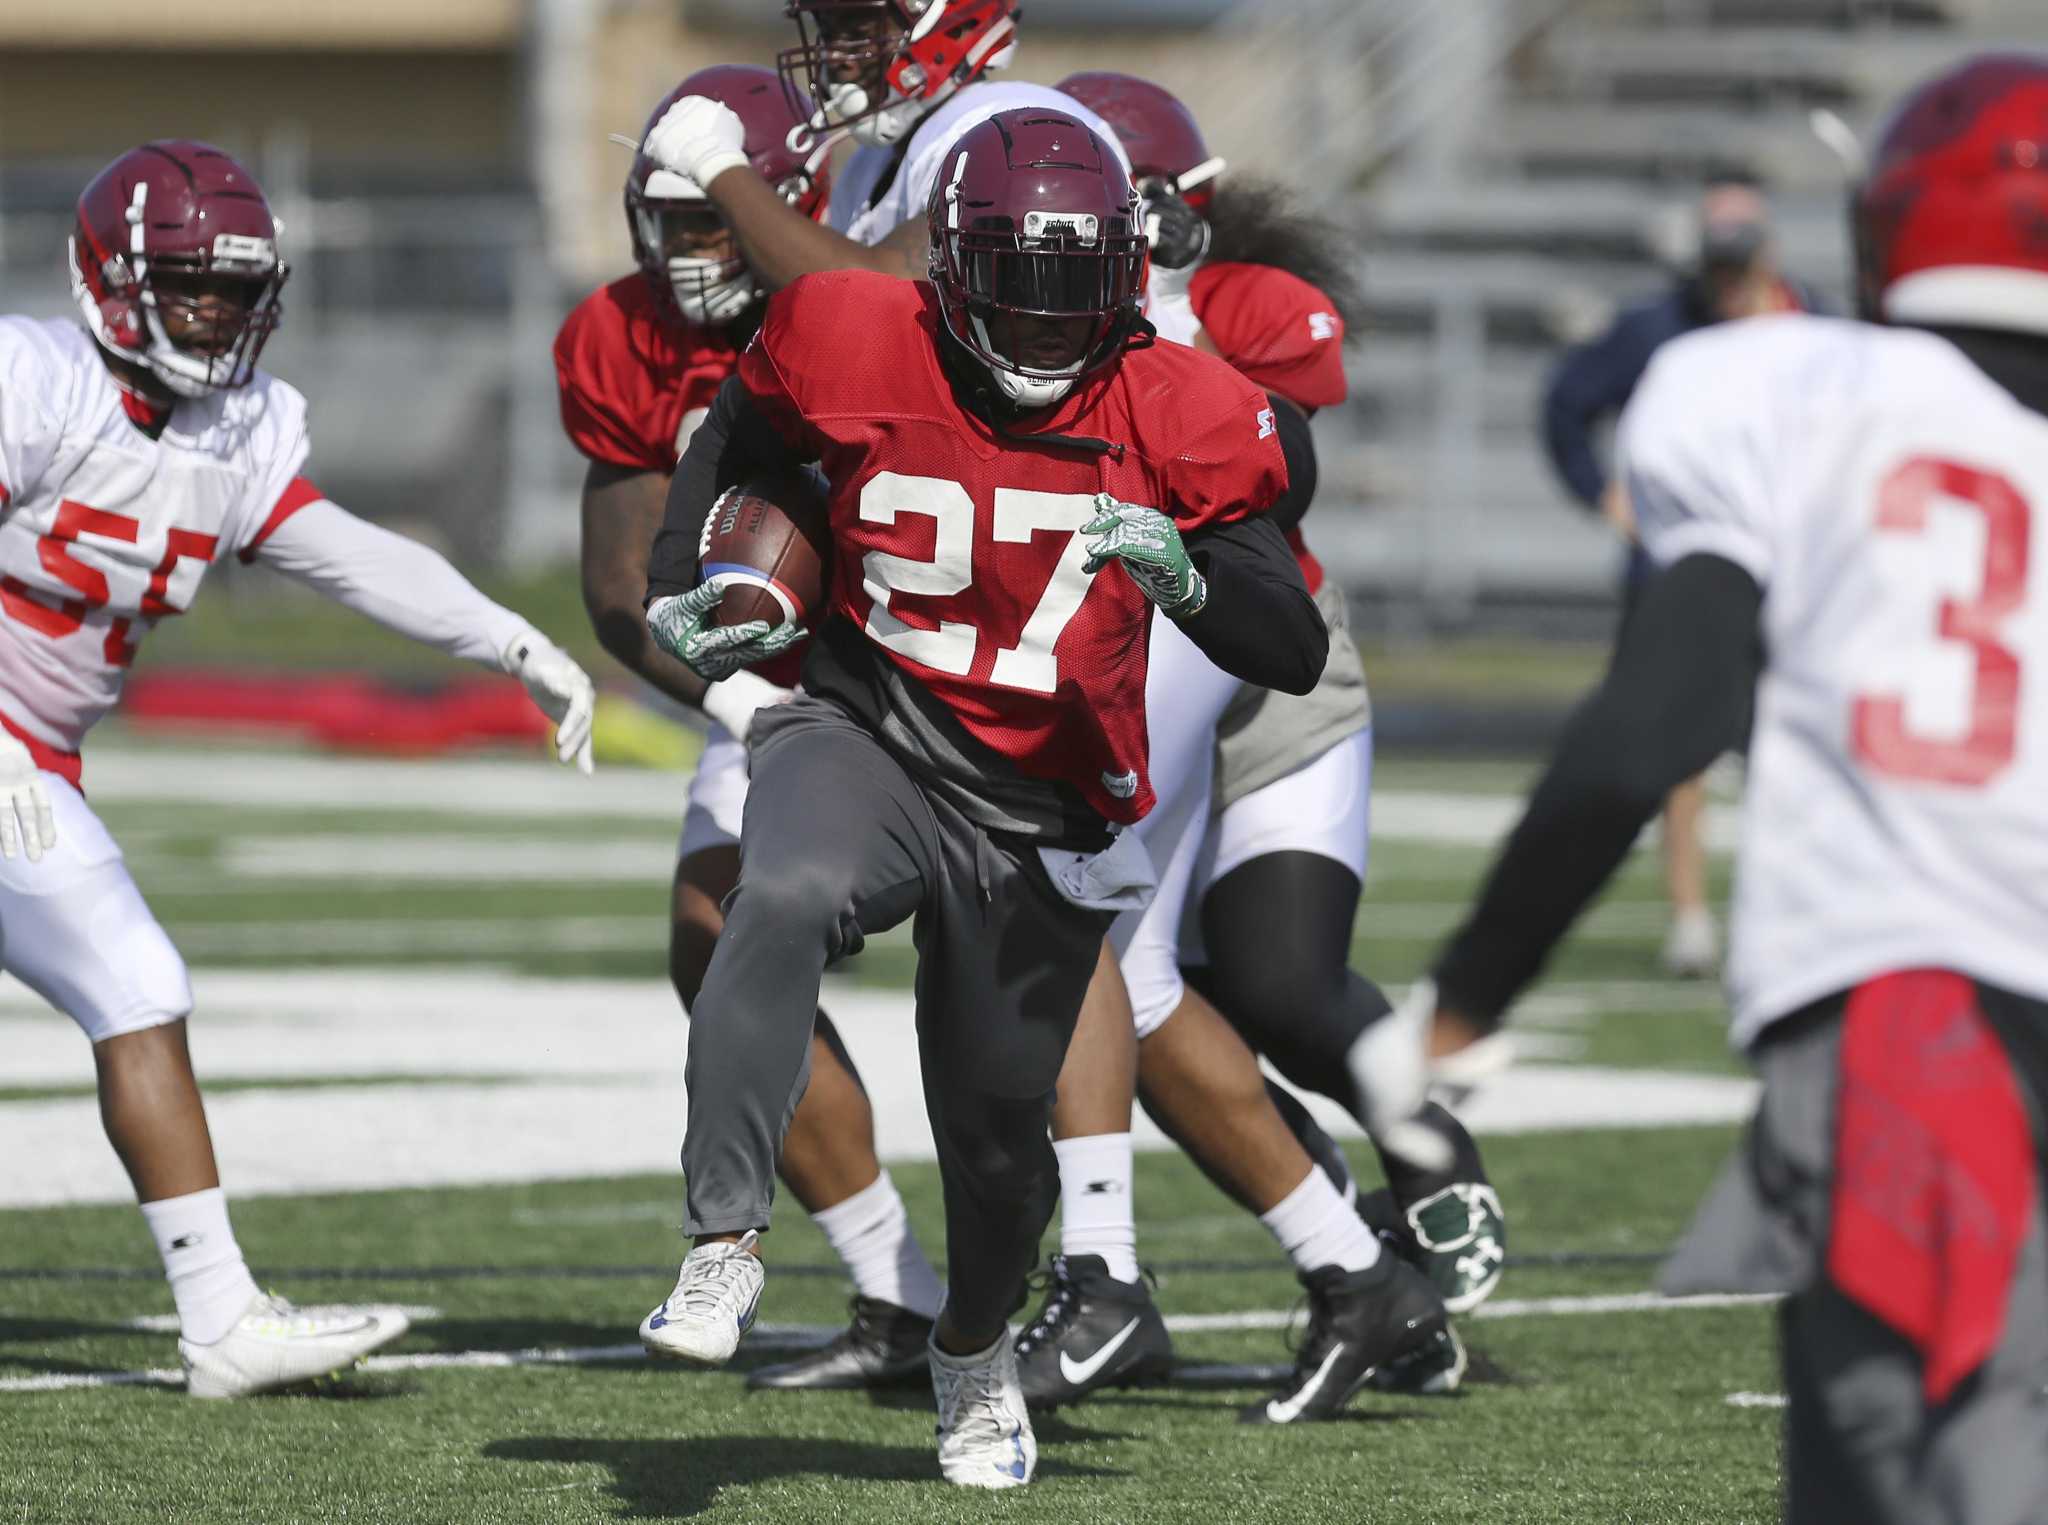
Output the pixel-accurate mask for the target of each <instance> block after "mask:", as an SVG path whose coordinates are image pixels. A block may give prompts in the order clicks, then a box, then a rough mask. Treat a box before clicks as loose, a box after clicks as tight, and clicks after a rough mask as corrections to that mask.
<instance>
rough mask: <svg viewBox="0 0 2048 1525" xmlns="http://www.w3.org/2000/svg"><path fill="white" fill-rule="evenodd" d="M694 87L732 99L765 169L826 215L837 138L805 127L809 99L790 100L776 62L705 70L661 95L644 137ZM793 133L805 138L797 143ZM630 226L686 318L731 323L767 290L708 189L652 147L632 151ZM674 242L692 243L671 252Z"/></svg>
mask: <svg viewBox="0 0 2048 1525" xmlns="http://www.w3.org/2000/svg"><path fill="white" fill-rule="evenodd" d="M686 95H701V96H708V97H709V98H710V99H712V100H714V101H718V102H720V103H721V104H723V105H724V106H726V107H727V108H729V109H730V110H731V111H732V112H733V114H734V115H736V116H737V117H738V118H739V119H740V124H741V126H742V127H743V128H744V129H745V134H744V136H743V137H742V139H741V147H742V148H743V149H745V151H746V155H747V158H748V160H749V161H750V162H751V163H752V164H753V166H754V168H755V169H757V170H759V171H760V173H761V178H762V179H764V180H766V181H767V182H768V183H769V184H770V185H772V186H774V187H775V189H776V190H777V191H778V192H780V193H781V196H782V199H783V200H784V201H786V202H788V203H789V204H790V205H791V206H793V207H795V208H796V209H797V210H798V211H799V212H801V213H803V214H804V216H806V217H809V218H812V219H816V218H819V217H822V216H823V215H824V213H825V202H826V199H827V197H828V194H829V192H830V190H831V181H830V176H829V175H828V173H827V171H826V168H825V161H826V160H827V159H828V158H829V157H830V156H831V151H832V148H831V144H830V143H829V142H824V143H821V142H818V141H817V140H816V139H815V137H814V136H813V135H811V134H809V133H808V132H803V131H800V129H802V128H803V126H804V124H805V122H807V121H808V120H809V118H810V116H811V108H810V103H809V102H808V101H798V102H792V101H791V100H790V99H789V98H788V96H787V95H786V94H785V92H784V91H783V88H782V84H781V81H780V80H778V79H777V78H776V76H775V71H774V70H772V69H761V68H755V67H753V66H751V65H748V64H717V65H714V66H713V67H711V68H709V69H699V70H698V71H697V72H696V73H695V74H692V75H691V76H690V77H689V78H688V79H686V80H684V81H683V82H682V83H681V84H680V85H677V86H676V87H675V89H673V90H671V91H669V93H668V94H667V95H665V96H663V97H662V98H661V100H660V102H659V103H657V104H656V106H655V108H654V112H653V114H652V115H651V116H649V117H648V118H647V126H646V127H645V129H643V130H642V132H641V134H640V141H641V142H643V143H644V142H646V141H647V139H648V137H649V136H650V135H651V134H652V133H653V131H654V125H655V123H657V122H659V121H660V120H661V118H662V115H663V113H664V112H666V111H667V110H668V108H669V107H670V106H672V105H674V104H675V103H676V102H677V101H679V100H681V99H682V98H683V97H684V96H686ZM792 141H796V142H799V143H804V144H805V145H806V146H805V147H804V148H803V149H802V151H799V150H798V149H796V148H792V147H791V146H790V144H791V142H792ZM626 227H627V228H628V229H629V230H630V231H631V233H632V235H633V258H634V260H635V262H636V263H638V265H639V266H640V273H641V274H642V275H644V276H646V277H647V279H648V282H649V284H651V285H652V286H653V287H654V289H655V290H656V291H658V292H660V293H661V294H662V295H663V296H665V297H667V298H668V299H670V300H672V301H673V302H674V303H675V307H676V310H677V311H678V312H679V313H681V314H682V316H683V317H684V319H686V320H687V321H689V322H691V323H724V322H729V321H730V320H732V319H733V318H736V317H738V316H739V315H740V314H741V313H743V312H745V311H746V310H747V309H748V308H749V307H751V306H753V305H754V304H755V303H756V302H757V301H759V300H760V299H761V293H760V292H759V291H758V290H757V289H756V287H755V285H754V278H753V276H752V275H751V274H749V273H748V271H747V266H746V262H745V260H743V259H742V258H741V257H740V251H739V247H738V245H737V244H736V243H735V242H734V240H733V237H732V234H731V232H730V230H729V229H727V228H726V226H725V222H724V219H723V218H721V217H720V216H719V215H718V211H717V209H716V208H715V207H713V206H712V204H711V203H710V201H709V200H707V199H706V198H705V195H704V192H703V190H702V189H701V188H699V187H698V186H697V185H696V184H695V183H694V182H692V181H690V180H688V179H685V178H684V177H683V176H681V175H678V174H677V173H675V171H673V170H668V169H663V168H662V167H661V165H659V164H657V163H656V162H655V161H654V160H652V159H650V158H648V157H647V155H646V154H645V153H636V154H634V155H633V167H632V169H631V170H629V171H628V172H627V174H626ZM672 242H673V243H676V244H677V245H678V246H679V247H684V248H687V249H688V250H690V251H692V252H689V253H683V254H671V253H669V252H668V247H667V246H668V245H669V244H670V243H672Z"/></svg>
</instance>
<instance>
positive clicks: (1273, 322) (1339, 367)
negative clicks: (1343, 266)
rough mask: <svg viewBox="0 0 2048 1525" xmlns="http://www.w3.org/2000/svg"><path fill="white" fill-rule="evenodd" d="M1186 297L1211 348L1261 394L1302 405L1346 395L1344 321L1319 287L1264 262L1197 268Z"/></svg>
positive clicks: (1337, 399)
mask: <svg viewBox="0 0 2048 1525" xmlns="http://www.w3.org/2000/svg"><path fill="white" fill-rule="evenodd" d="M1188 296H1189V300H1190V301H1192V302H1193V304H1194V309H1195V316H1196V317H1197V318H1198V319H1200V320H1201V324H1202V328H1203V329H1204V331H1205V332H1207V334H1208V335H1209V338H1210V339H1211V340H1212V341H1213V342H1214V343H1215V345H1216V349H1217V352H1218V353H1219V354H1221V355H1222V356H1223V358H1224V359H1225V360H1228V361H1229V362H1230V363H1231V364H1232V365H1234V366H1235V367H1237V369H1238V370H1239V371H1241V372H1243V373H1244V375H1245V376H1247V377H1248V378H1250V379H1251V380H1252V381H1254V382H1256V383H1258V385H1259V386H1261V387H1263V388H1265V389H1266V390H1267V391H1269V392H1277V393H1278V394H1279V395H1280V396H1282V397H1285V398H1286V399H1287V400H1288V401H1289V402H1292V403H1296V404H1298V405H1300V406H1301V407H1304V408H1327V407H1332V406H1334V405H1335V404H1337V403H1340V402H1342V401H1343V400H1344V399H1345V397H1346V396H1347V395H1348V392H1349V388H1348V386H1347V384H1346V382H1345V380H1344V320H1343V318H1342V317H1340V316H1339V315H1338V312H1337V307H1336V304H1335V303H1334V302H1332V301H1331V300H1330V299H1329V297H1327V296H1325V295H1324V294H1323V292H1322V290H1321V289H1320V288H1319V287H1316V286H1312V285H1310V284H1309V283H1308V282H1307V281H1304V280H1302V279H1301V278H1300V277H1299V276H1294V275H1289V274H1288V273H1287V272H1286V271H1285V270H1279V269H1275V268H1274V267H1273V266H1271V265H1241V264H1221V265H1204V266H1203V267H1202V268H1201V269H1200V270H1198V271H1196V272H1195V279H1194V283H1193V284H1192V285H1191V286H1190V287H1189V291H1188Z"/></svg>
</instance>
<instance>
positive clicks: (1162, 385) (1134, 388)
mask: <svg viewBox="0 0 2048 1525" xmlns="http://www.w3.org/2000/svg"><path fill="white" fill-rule="evenodd" d="M942 331H943V329H942V320H941V319H940V316H939V311H938V305H937V298H936V296H935V295H934V293H933V291H932V289H931V287H929V286H927V285H925V284H923V283H922V282H912V281H904V280H898V279H895V278H893V277H890V276H882V275H875V274H871V273H868V272H862V271H838V272H834V273H832V274H829V275H813V276H807V277H805V278H804V279H802V280H799V281H797V282H795V283H794V284H793V285H791V286H789V287H787V288H786V289H784V290H783V291H781V292H779V293H778V294H777V295H776V296H775V297H774V298H773V299H771V300H770V302H769V304H768V314H767V317H766V319H765V320H764V321H763V323H762V326H761V331H760V333H759V335H758V336H757V337H756V338H755V340H754V342H753V344H752V345H750V346H749V347H748V349H747V352H746V355H745V357H744V358H743V359H742V360H741V363H740V375H741V378H742V379H743V380H744V381H745V383H746V385H747V388H748V390H749V392H751V393H752V394H753V396H754V398H755V400H756V402H757V403H758V404H759V406H760V407H761V409H762V411H763V412H764V413H765V414H766V415H767V416H768V417H769V418H770V419H772V420H774V422H775V424H776V426H777V428H778V429H779V430H780V432H781V433H782V434H783V436H784V437H785V438H786V439H787V440H788V441H789V442H790V444H791V445H792V447H793V448H794V449H796V450H797V451H798V452H799V453H800V454H803V455H805V456H806V457H814V458H816V459H817V460H818V461H819V462H820V464H821V465H822V466H823V468H824V472H825V476H826V478H827V479H828V480H829V481H830V482H831V484H832V498H831V505H832V538H833V550H834V558H833V579H832V581H833V586H832V593H831V603H832V610H833V612H834V613H835V614H836V615H838V616H840V617H842V618H844V619H846V620H848V621H850V622H851V623H852V624H853V626H854V627H855V628H856V629H859V630H861V631H862V632H863V633H864V634H865V635H866V636H867V638H868V639H869V640H870V641H872V642H874V643H875V644H876V645H877V646H878V647H880V648H881V650H882V651H883V652H884V653H886V654H887V656H888V657H889V659H890V660H891V661H893V662H894V663H895V664H896V665H897V666H899V667H900V668H902V669H903V670H904V671H905V672H907V673H909V674H911V675H913V676H914V677H915V678H916V679H917V680H918V681H919V682H920V683H922V684H923V685H924V686H925V688H926V689H928V690H929V691H930V692H931V693H932V694H933V695H934V696H935V697H936V698H937V699H939V701H940V702H941V703H943V704H944V705H946V707H947V708H948V709H949V710H950V711H951V712H952V713H953V715H954V716H955V717H957V718H958V719H959V721H960V722H961V724H962V725H963V726H964V727H965V728H966V729H967V731H968V732H969V733H970V734H971V735H972V736H974V737H975V738H976V739H977V740H979V741H981V742H982V743H983V744H985V745H987V746H988V747H990V748H992V749H993V750H994V751H996V752H997V753H999V754H1001V755H1002V756H1004V757H1006V758H1008V759H1009V760H1011V761H1012V762H1014V763H1015V764H1016V765H1017V767H1018V769H1019V771H1021V772H1022V773H1024V774H1026V775H1028V776H1031V777H1035V778H1043V779H1050V780H1055V781H1058V782H1061V783H1064V784H1067V785H1069V786H1071V787H1072V788H1074V789H1076V790H1078V791H1079V792H1080V793H1081V794H1082V796H1084V797H1085V798H1086V799H1087V800H1088V802H1089V803H1090V805H1092V806H1093V807H1094V808H1095V809H1096V810H1098V811H1099V812H1100V813H1101V814H1102V815H1103V816H1104V817H1105V818H1106V819H1108V820H1111V821H1120V822H1128V821H1135V820H1137V819H1138V818H1139V817H1141V816H1143V815H1144V814H1145V812H1146V811H1147V810H1149V809H1151V807H1152V787H1151V784H1150V782H1149V781H1148V779H1147V777H1146V751H1147V743H1146V733H1145V651H1146V641H1147V638H1148V636H1149V634H1150V629H1151V612H1152V606H1151V605H1150V604H1149V603H1148V602H1147V601H1146V599H1145V597H1144V595H1143V594H1141V593H1140V592H1139V591H1138V589H1137V586H1136V585H1135V584H1134V583H1132V582H1131V580H1130V579H1129V578H1128V577H1127V576H1125V575H1124V574H1123V573H1122V572H1121V571H1119V570H1116V569H1110V570H1106V571H1104V572H1103V573H1101V574H1100V575H1097V576H1094V577H1090V576H1088V575H1086V574H1084V573H1083V572H1082V570H1081V566H1082V563H1083V561H1084V560H1085V552H1084V545H1083V540H1082V537H1081V536H1080V535H1078V534H1076V533H1075V531H1076V530H1078V529H1079V528H1080V526H1081V525H1082V524H1084V523H1086V522H1087V520H1088V519H1089V518H1091V517H1092V516H1093V515H1094V513H1095V495H1096V494H1097V493H1099V492H1108V493H1111V494H1113V495H1114V496H1115V497H1117V498H1119V499H1121V500H1123V501H1124V502H1127V503H1140V504H1145V505H1147V506H1150V507H1153V508H1157V509H1160V510H1162V511H1163V512H1166V513H1168V514H1171V515H1172V516H1173V517H1174V518H1175V519H1176V520H1177V521H1179V522H1180V524H1181V525H1182V527H1183V528H1184V529H1190V530H1191V529H1196V528H1199V527H1200V526H1202V525H1205V524H1218V523H1223V522H1226V521H1229V520H1232V519H1237V518H1241V517H1243V516H1244V515H1246V514H1250V513H1258V512H1263V511H1264V510H1265V509H1267V508H1269V507H1271V506H1272V504H1273V502H1274V500H1275V499H1276V498H1278V497H1279V496H1280V494H1281V493H1282V492H1283V491H1285V489H1286V485H1287V466H1286V462H1285V460H1284V459H1283V457H1282V455H1281V452H1280V440H1279V436H1278V434H1277V433H1276V432H1275V429H1274V425H1273V417H1272V412H1271V405H1270V404H1269V403H1268V401H1267V399H1266V397H1265V395H1264V394H1263V393H1262V392H1260V391H1259V390H1258V389H1257V388H1256V387H1254V386H1253V385H1252V384H1251V383H1250V382H1248V381H1246V380H1245V379H1244V378H1243V377H1242V376H1240V375H1238V373H1237V372H1236V371H1234V370H1232V369H1231V368H1230V367H1229V366H1227V365H1225V364H1223V363H1222V362H1220V361H1218V360H1217V359H1215V358H1214V357H1213V356H1209V355H1204V354H1201V353H1200V352H1198V351H1196V350H1192V349H1189V348H1186V347H1184V346H1181V345H1174V344H1160V345H1155V346H1152V347H1150V348H1146V349H1138V350H1133V351H1131V352H1130V353H1128V354H1126V355H1125V356H1123V358H1122V359H1121V361H1120V362H1119V363H1118V364H1117V365H1116V366H1114V367H1113V368H1111V369H1110V370H1109V371H1108V372H1107V373H1106V374H1098V375H1097V376H1095V377H1093V378H1090V379H1089V380H1087V381H1085V382H1083V383H1082V384H1081V385H1079V386H1077V387H1076V388H1075V389H1074V391H1073V393H1072V394H1071V395H1069V396H1068V397H1067V398H1066V399H1065V400H1064V401H1063V402H1061V403H1060V404H1059V405H1058V406H1056V407H1053V408H1048V409H1046V410H1045V411H1044V412H1043V413H1042V414H1038V415H1033V416H1032V417H1030V418H1029V419H1028V420H1024V421H1020V422H1019V423H1018V424H1016V425H1014V426H1013V427H1014V429H1015V430H1016V433H1014V434H1009V435H998V434H996V433H995V432H994V431H993V430H991V429H990V427H989V426H988V424H986V423H985V422H983V421H982V420H981V419H979V418H977V417H975V416H974V415H973V414H971V413H969V412H968V411H967V410H966V409H964V408H963V407H962V406H961V405H960V403H959V401H958V399H957V398H956V397H955V395H954V392H953V388H952V386H951V385H950V384H949V382H948V380H947V378H946V375H945V373H944V371H943V370H942V369H941V366H940V360H939V352H938V344H939V336H940V334H941V332H942ZM1019 435H1021V436H1023V437H1022V438H1019ZM1034 435H1035V436H1051V435H1058V436H1064V437H1066V438H1067V439H1068V440H1069V443H1067V444H1064V445H1057V444H1039V443H1033V442H1031V440H1030V437H1031V436H1034ZM1076 440H1079V441H1082V442H1083V443H1082V444H1081V446H1080V447H1078V448H1077V445H1076V444H1075V443H1073V441H1076ZM1089 441H1095V442H1102V443H1103V444H1104V445H1105V446H1106V448H1103V449H1091V448H1087V445H1086V442H1089Z"/></svg>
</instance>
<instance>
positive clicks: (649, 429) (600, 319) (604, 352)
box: [555, 275, 681, 471]
mask: <svg viewBox="0 0 2048 1525" xmlns="http://www.w3.org/2000/svg"><path fill="white" fill-rule="evenodd" d="M645 288H646V282H645V281H644V280H643V279H642V278H641V277H640V276H638V275H631V276H627V277H626V278H625V279H624V280H619V281H614V282H613V283H612V284H611V285H609V286H606V287H604V288H602V289H601V290H598V291H595V292H592V293H591V295H590V296H588V297H586V298H585V299H584V300H583V302H582V303H581V304H580V305H579V306H578V307H577V308H576V310H575V311H574V312H572V313H570V314H569V316H568V319H567V320H566V321H565V322H564V323H563V324H562V331H561V332H560V333H559V334H557V335H556V336H555V381H556V384H557V387H558V388H559V391H560V395H561V405H562V429H563V431H564V432H565V433H566V434H567V435H568V436H569V443H570V444H572V445H574V446H575V447H576V448H577V450H578V451H579V452H581V453H582V454H583V455H585V456H587V457H588V458H589V459H591V460H593V461H604V462H607V463H608V464H610V465H613V466H623V467H627V468H630V469H639V470H644V471H673V470H674V469H675V464H676V420H677V418H678V417H679V416H680V414H681V407H680V404H679V403H678V401H677V399H676V398H675V397H674V395H673V388H674V384H675V382H676V381H677V380H679V379H680V378H677V377H674V376H670V377H669V378H667V380H668V385H667V386H664V385H663V383H662V379H661V378H660V376H659V373H658V371H657V370H656V368H655V365H654V363H653V362H656V361H658V360H659V359H660V358H661V357H659V356H656V355H651V354H649V353H648V352H647V343H646V341H647V339H648V338H649V337H651V336H650V335H647V334H641V335H638V336H636V333H635V329H636V325H640V324H644V323H645V322H647V321H648V315H647V314H645V313H643V312H642V311H640V309H641V308H643V307H645V306H647V305H648V297H647V294H646V291H645ZM636 337H637V342H636Z"/></svg>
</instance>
